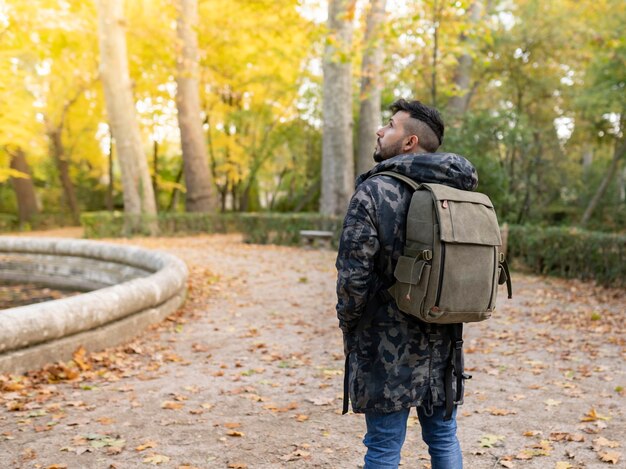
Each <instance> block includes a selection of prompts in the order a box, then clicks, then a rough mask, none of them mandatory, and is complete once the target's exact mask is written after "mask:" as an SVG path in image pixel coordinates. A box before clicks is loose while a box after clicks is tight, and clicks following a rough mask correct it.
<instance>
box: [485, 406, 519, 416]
mask: <svg viewBox="0 0 626 469" xmlns="http://www.w3.org/2000/svg"><path fill="white" fill-rule="evenodd" d="M487 411H488V412H489V413H490V414H491V415H511V414H517V411H516V410H508V409H496V408H495V407H490V408H489V409H487Z"/></svg>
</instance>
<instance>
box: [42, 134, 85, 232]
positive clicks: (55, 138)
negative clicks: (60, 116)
mask: <svg viewBox="0 0 626 469" xmlns="http://www.w3.org/2000/svg"><path fill="white" fill-rule="evenodd" d="M61 132H62V130H61V129H58V128H54V129H53V128H48V138H49V139H50V149H51V150H52V155H53V157H54V162H55V164H56V167H57V170H58V171H59V179H60V180H61V186H62V187H63V194H64V196H65V203H66V204H67V206H68V208H69V209H70V213H71V214H72V220H73V221H74V223H76V224H80V210H79V208H78V200H77V199H76V191H75V190H74V184H72V180H71V179H70V171H69V167H70V165H69V162H68V161H67V158H66V157H65V149H64V148H63V140H62V139H61Z"/></svg>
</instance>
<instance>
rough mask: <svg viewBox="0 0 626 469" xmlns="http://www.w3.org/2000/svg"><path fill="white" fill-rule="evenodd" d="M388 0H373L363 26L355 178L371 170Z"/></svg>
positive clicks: (378, 123)
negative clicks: (384, 23) (383, 24)
mask: <svg viewBox="0 0 626 469" xmlns="http://www.w3.org/2000/svg"><path fill="white" fill-rule="evenodd" d="M386 2H387V0H372V1H371V3H370V10H369V12H368V14H367V20H366V26H365V38H364V41H365V50H364V51H363V64H362V67H361V96H360V100H361V106H360V110H359V129H358V138H357V159H356V166H357V174H361V173H364V172H366V171H367V170H369V169H370V168H371V167H372V164H373V159H372V154H373V153H374V147H375V146H376V131H377V130H378V128H379V127H380V124H381V118H380V93H381V86H382V83H381V76H380V75H381V69H382V65H383V60H384V56H383V47H382V42H381V37H380V36H381V26H382V23H383V21H384V20H385V4H386Z"/></svg>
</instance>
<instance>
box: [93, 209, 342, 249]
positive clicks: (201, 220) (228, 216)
mask: <svg viewBox="0 0 626 469" xmlns="http://www.w3.org/2000/svg"><path fill="white" fill-rule="evenodd" d="M153 220H154V218H150V217H146V216H143V217H142V216H131V215H125V214H123V213H121V212H91V213H85V214H83V215H82V216H81V224H82V225H83V228H84V230H85V237H87V238H116V237H120V236H129V235H133V234H134V235H148V234H149V231H148V229H147V226H148V224H149V222H150V221H153ZM156 220H157V222H158V226H159V235H160V236H175V235H180V234H197V233H233V232H241V233H243V234H244V240H245V241H246V242H250V243H258V244H269V243H273V244H286V245H295V244H298V243H300V231H301V230H327V231H333V232H335V233H336V234H337V236H336V237H335V238H337V237H338V235H339V229H340V228H341V220H339V219H338V218H332V217H325V216H322V215H319V214H317V213H225V214H215V215H209V214H203V213H173V214H169V213H167V214H161V215H158V216H157V217H156ZM128 227H135V228H130V231H132V233H129V228H128ZM335 244H336V243H335Z"/></svg>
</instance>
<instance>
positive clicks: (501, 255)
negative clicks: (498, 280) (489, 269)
mask: <svg viewBox="0 0 626 469" xmlns="http://www.w3.org/2000/svg"><path fill="white" fill-rule="evenodd" d="M503 262H504V253H503V252H501V253H500V264H502V263H503Z"/></svg>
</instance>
